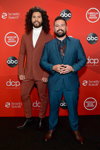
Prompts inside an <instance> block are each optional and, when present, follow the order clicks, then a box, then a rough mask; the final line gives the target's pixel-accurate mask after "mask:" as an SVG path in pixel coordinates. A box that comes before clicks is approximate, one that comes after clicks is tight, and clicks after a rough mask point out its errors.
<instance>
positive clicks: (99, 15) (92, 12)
mask: <svg viewBox="0 0 100 150" xmlns="http://www.w3.org/2000/svg"><path fill="white" fill-rule="evenodd" d="M86 19H87V20H88V21H89V22H91V23H95V22H97V21H99V19H100V12H99V10H98V9H97V8H90V9H88V10H87V12H86Z"/></svg>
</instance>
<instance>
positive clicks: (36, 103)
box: [32, 101, 41, 108]
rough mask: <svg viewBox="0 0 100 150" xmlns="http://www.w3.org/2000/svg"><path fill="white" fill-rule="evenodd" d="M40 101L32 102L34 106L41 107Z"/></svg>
mask: <svg viewBox="0 0 100 150" xmlns="http://www.w3.org/2000/svg"><path fill="white" fill-rule="evenodd" d="M40 104H41V103H40V102H38V101H35V102H33V104H32V106H33V107H34V108H36V107H37V108H39V107H40Z"/></svg>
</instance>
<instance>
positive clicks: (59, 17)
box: [54, 16, 67, 24]
mask: <svg viewBox="0 0 100 150" xmlns="http://www.w3.org/2000/svg"><path fill="white" fill-rule="evenodd" d="M57 20H63V21H65V23H66V24H67V22H66V20H65V19H64V18H63V17H61V16H57V17H56V18H55V20H54V23H55V22H56V21H57Z"/></svg>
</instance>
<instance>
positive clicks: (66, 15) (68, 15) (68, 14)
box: [60, 9, 72, 20]
mask: <svg viewBox="0 0 100 150" xmlns="http://www.w3.org/2000/svg"><path fill="white" fill-rule="evenodd" d="M60 16H61V17H63V18H64V19H65V20H69V19H71V17H72V13H71V12H70V10H68V9H65V10H63V11H62V12H61V13H60Z"/></svg>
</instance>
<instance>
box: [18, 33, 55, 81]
mask: <svg viewBox="0 0 100 150" xmlns="http://www.w3.org/2000/svg"><path fill="white" fill-rule="evenodd" d="M51 39H52V36H51V34H46V33H45V32H44V31H43V30H42V31H41V33H40V36H39V38H38V40H37V43H36V46H35V47H33V43H32V32H30V34H24V35H23V36H22V40H21V46H20V52H19V59H18V75H25V78H26V80H30V79H34V80H41V79H42V77H48V73H47V72H46V71H45V70H43V69H42V68H41V67H40V58H41V55H42V51H43V48H44V45H45V43H46V42H48V41H50V40H51Z"/></svg>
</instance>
